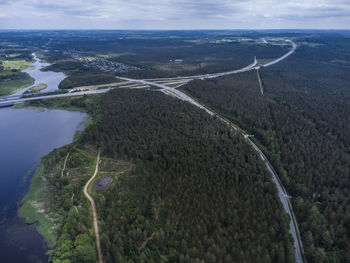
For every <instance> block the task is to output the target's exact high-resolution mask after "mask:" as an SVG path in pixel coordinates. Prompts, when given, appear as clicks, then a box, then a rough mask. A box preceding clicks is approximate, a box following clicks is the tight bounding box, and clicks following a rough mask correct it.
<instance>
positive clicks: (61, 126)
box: [0, 108, 86, 263]
mask: <svg viewBox="0 0 350 263" xmlns="http://www.w3.org/2000/svg"><path fill="white" fill-rule="evenodd" d="M85 118H86V114H83V113H79V112H68V111H62V110H46V111H43V112H40V111H37V110H28V109H19V110H16V109H12V108H1V109H0V212H1V214H0V253H1V259H0V261H1V262H6V263H12V262H16V263H17V262H20V263H27V262H47V256H46V255H45V251H46V249H47V248H46V247H45V244H44V243H43V240H42V238H41V236H40V235H39V234H38V233H37V231H36V229H35V226H34V225H30V226H28V225H26V224H25V223H24V220H23V219H21V218H18V217H17V209H18V205H17V204H18V202H20V201H21V199H22V198H23V196H24V195H25V193H26V192H27V191H28V189H29V184H30V178H31V176H32V175H33V173H34V171H35V167H36V166H37V165H38V164H39V162H40V158H41V156H43V155H44V154H46V153H49V152H50V151H52V150H53V149H54V148H59V147H61V146H63V145H65V144H68V143H70V142H72V140H73V135H74V133H75V131H76V130H78V129H80V130H81V129H82V128H83V125H82V122H83V121H84V120H85Z"/></svg>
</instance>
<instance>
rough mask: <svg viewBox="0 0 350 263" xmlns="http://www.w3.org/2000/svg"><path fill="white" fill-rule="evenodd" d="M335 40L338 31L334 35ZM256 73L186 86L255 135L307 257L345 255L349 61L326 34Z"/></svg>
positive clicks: (346, 45)
mask: <svg viewBox="0 0 350 263" xmlns="http://www.w3.org/2000/svg"><path fill="white" fill-rule="evenodd" d="M336 39H338V37H336ZM308 41H309V42H310V43H315V42H316V43H319V44H321V45H318V46H317V45H316V46H315V45H312V46H313V47H311V46H310V44H307V45H301V46H300V47H299V48H298V49H297V52H296V54H294V55H293V56H291V57H290V58H288V59H287V60H286V61H284V62H281V63H280V64H278V65H275V66H273V67H271V68H267V69H262V70H261V72H260V75H261V78H262V82H263V87H264V90H265V93H264V95H262V94H261V93H260V87H259V83H258V81H257V80H256V72H249V73H245V74H241V75H237V76H230V77H225V78H220V79H217V80H208V81H196V82H192V83H190V84H189V85H187V86H186V88H185V89H186V91H188V92H189V93H191V94H192V95H194V96H196V97H198V98H200V99H201V100H202V101H203V102H205V103H207V104H209V105H211V106H212V107H213V108H215V109H216V110H218V111H219V112H222V113H224V114H225V115H226V117H228V118H230V119H231V120H232V121H234V122H237V123H238V124H239V125H242V127H243V128H245V129H246V130H247V131H249V132H250V133H253V134H254V135H255V140H256V141H257V143H259V144H260V145H262V147H263V149H264V150H265V152H266V153H267V155H268V156H269V158H270V160H271V161H272V163H273V165H274V166H275V168H276V169H277V170H278V172H279V174H280V176H281V178H282V181H283V183H284V185H285V186H286V188H287V190H288V192H289V194H291V195H292V196H293V199H292V202H293V207H294V210H295V213H296V216H297V220H298V223H299V227H300V230H301V235H302V241H303V244H304V249H305V252H306V256H307V260H308V261H309V262H350V252H349V251H350V191H349V189H350V176H349V171H350V155H349V145H350V144H349V142H350V133H349V127H350V119H349V116H350V115H349V113H350V112H349V111H350V104H349V96H350V90H349V89H348V87H349V83H350V77H349V74H347V72H348V66H347V65H339V63H335V62H334V61H335V60H337V59H339V57H340V52H339V51H340V50H347V51H348V52H349V49H350V42H349V41H348V40H347V39H346V38H342V42H341V45H338V44H337V43H339V42H338V41H333V40H332V37H331V36H327V37H323V38H320V37H317V38H313V39H308Z"/></svg>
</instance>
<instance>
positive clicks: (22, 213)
mask: <svg viewBox="0 0 350 263" xmlns="http://www.w3.org/2000/svg"><path fill="white" fill-rule="evenodd" d="M58 104H60V103H58ZM13 108H14V109H30V110H38V111H46V110H63V111H69V112H81V113H85V114H86V117H85V118H84V120H82V121H81V122H80V123H78V125H77V127H76V130H75V132H74V135H73V138H72V142H71V143H68V144H65V145H62V146H61V147H60V148H58V149H62V148H64V147H67V146H68V145H71V144H73V143H74V142H75V141H76V140H77V139H78V138H79V136H80V135H81V133H82V132H83V131H84V130H85V129H86V127H88V126H89V125H91V123H92V117H91V116H90V115H88V114H87V113H86V112H85V111H83V110H82V109H81V108H75V107H66V106H64V105H60V106H58V105H56V104H55V105H50V106H47V107H42V106H40V105H39V106H35V105H34V106H33V105H26V104H25V103H22V104H18V105H15V106H13ZM80 127H82V129H81V130H80V129H79V128H80ZM54 150H55V149H53V150H52V151H50V152H49V153H48V154H45V155H43V156H42V157H41V159H40V163H39V164H38V165H37V166H36V168H35V172H34V174H33V176H32V177H31V178H28V179H29V180H30V185H29V189H28V191H27V192H26V193H25V194H24V195H23V197H22V198H21V200H20V202H19V206H18V208H17V215H18V217H19V218H22V219H24V221H25V223H26V224H27V225H35V229H36V230H37V232H38V233H39V234H40V236H41V237H42V238H43V241H44V243H45V245H46V246H47V248H46V249H45V250H46V252H48V251H49V250H50V249H52V248H54V246H55V245H56V241H57V238H58V235H57V232H56V231H55V229H56V228H57V227H58V226H59V224H56V221H59V220H58V219H57V218H54V217H50V214H52V213H50V212H49V211H47V210H46V208H47V202H48V200H47V198H45V197H47V196H45V195H46V192H45V191H46V190H47V186H48V185H47V184H46V182H47V179H46V178H45V176H44V175H45V169H46V168H47V167H46V166H45V164H44V159H45V158H46V157H47V156H49V155H50V154H51V153H52V152H53V151H54ZM28 179H27V180H28ZM58 223H59V222H58Z"/></svg>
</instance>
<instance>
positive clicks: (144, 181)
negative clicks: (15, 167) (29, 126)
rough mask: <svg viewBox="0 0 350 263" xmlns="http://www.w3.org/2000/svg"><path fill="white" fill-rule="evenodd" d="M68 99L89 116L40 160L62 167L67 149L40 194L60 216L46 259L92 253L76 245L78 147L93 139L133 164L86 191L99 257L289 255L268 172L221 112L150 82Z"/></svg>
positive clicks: (81, 162) (83, 225)
mask: <svg viewBox="0 0 350 263" xmlns="http://www.w3.org/2000/svg"><path fill="white" fill-rule="evenodd" d="M46 103H50V102H46ZM65 103H67V101H65ZM70 105H73V106H76V107H81V108H84V109H86V110H88V112H90V114H91V115H93V116H94V119H95V123H94V124H92V125H90V126H88V127H87V129H86V130H85V131H84V132H83V133H82V134H81V136H80V139H78V141H76V142H75V143H73V144H72V145H69V146H66V147H65V148H62V149H59V150H56V151H55V152H53V153H51V154H50V155H49V156H47V157H46V158H45V164H46V166H47V167H57V166H58V167H62V163H63V161H64V157H65V156H67V153H68V152H70V154H71V155H70V156H69V159H68V160H69V161H68V162H67V169H68V170H67V172H66V173H68V171H69V176H67V177H65V176H63V177H62V175H61V172H60V171H61V170H60V169H57V171H58V172H56V175H55V176H53V177H52V170H50V169H49V170H47V174H48V175H49V178H51V179H50V180H49V183H50V185H51V188H49V189H53V190H51V191H47V193H46V194H47V195H51V196H52V198H51V199H50V200H51V203H53V204H55V205H54V207H56V210H58V211H61V213H62V218H65V219H64V220H61V222H63V223H62V224H61V227H60V228H59V229H58V242H57V244H56V248H55V249H54V250H53V251H52V252H51V255H52V258H53V259H54V262H70V261H63V260H73V261H72V262H92V261H89V260H93V259H94V256H96V255H94V254H89V259H88V260H85V261H84V259H83V258H81V257H80V256H81V255H80V254H79V252H81V251H84V249H88V248H89V247H91V240H92V237H91V236H90V234H89V231H88V229H89V228H90V229H91V225H92V221H91V216H90V215H87V214H86V213H89V212H88V211H89V210H87V208H86V204H87V203H86V201H84V200H83V199H82V192H81V189H82V186H83V184H84V183H85V182H86V180H87V178H88V176H87V173H86V171H87V170H86V169H87V167H89V163H91V161H89V158H90V157H89V158H87V157H86V154H83V155H82V154H81V152H82V151H85V152H86V151H90V152H91V154H90V156H92V155H94V153H93V150H91V149H98V148H99V149H101V154H102V156H104V157H108V158H110V159H111V160H120V161H119V162H121V161H122V162H127V163H132V164H133V165H132V169H131V170H130V171H128V172H125V173H119V174H118V176H116V179H115V180H114V182H113V183H112V184H111V185H110V186H109V188H108V190H106V191H105V192H100V193H96V194H94V197H95V200H96V202H97V210H98V213H99V220H100V227H101V228H100V235H101V242H102V252H103V255H104V262H225V263H226V262H256V260H257V259H259V262H295V260H294V248H293V245H292V242H291V236H290V234H289V229H288V227H289V218H288V215H287V214H285V212H284V211H283V209H282V205H281V203H280V200H279V198H278V194H277V189H276V188H275V185H274V184H273V182H272V180H271V176H270V174H269V173H268V172H267V170H266V168H265V165H264V163H263V162H262V161H261V160H260V158H259V157H258V156H257V154H256V153H255V152H254V151H253V150H252V149H251V148H250V147H249V145H248V144H247V143H246V142H245V141H244V138H243V137H241V136H240V135H238V134H235V133H234V132H233V131H232V130H231V129H230V128H229V127H227V126H226V125H225V124H223V123H222V122H221V121H219V120H218V119H216V118H213V117H211V116H210V115H208V114H207V113H206V112H204V111H202V110H200V109H197V108H196V107H194V106H192V105H190V104H188V103H184V102H182V101H180V100H177V99H175V98H172V97H170V96H166V95H164V94H162V93H160V92H158V91H140V90H114V91H112V92H110V93H108V94H106V95H103V96H100V97H98V98H94V99H91V98H89V97H82V98H78V99H71V100H70ZM87 149H88V150H87ZM89 149H90V150H89ZM79 154H80V155H79ZM95 154H96V150H95ZM71 156H73V157H71ZM74 156H75V157H74ZM78 156H80V157H79V158H78ZM74 167H75V168H74ZM77 167H85V168H83V169H82V173H78V171H79V169H78V170H77ZM90 167H91V164H90ZM106 167H110V166H109V165H107V166H106ZM69 169H73V170H69ZM90 170H91V169H90ZM71 171H72V172H71ZM50 174H51V176H50ZM57 189H63V191H62V190H60V191H58V190H57ZM79 189H80V190H79ZM79 191H80V192H79ZM72 196H74V199H72ZM71 200H74V201H73V203H72V201H71ZM75 207H77V208H78V211H79V212H77V211H76V210H77V209H76V208H75ZM81 209H83V210H84V209H85V210H84V211H83V212H81ZM53 211H55V209H53ZM89 221H90V223H89ZM89 224H90V225H89ZM77 237H79V240H78V241H77ZM80 239H83V240H80ZM79 244H82V245H81V246H82V247H79ZM77 248H78V249H77ZM67 251H68V252H67ZM74 260H76V261H74Z"/></svg>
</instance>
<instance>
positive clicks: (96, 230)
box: [84, 152, 103, 263]
mask: <svg viewBox="0 0 350 263" xmlns="http://www.w3.org/2000/svg"><path fill="white" fill-rule="evenodd" d="M99 162H100V152H98V155H97V160H96V168H95V172H94V175H93V176H92V177H91V178H90V179H89V181H88V182H87V183H86V185H85V186H84V195H85V196H86V198H87V199H89V201H90V203H91V210H92V216H93V219H94V229H95V236H96V247H97V253H98V262H99V263H103V260H102V252H101V245H100V234H99V231H98V221H97V213H96V206H95V201H94V199H92V197H91V196H90V195H89V193H88V187H89V185H90V183H91V182H92V180H94V178H95V177H96V175H97V172H98V164H99Z"/></svg>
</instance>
